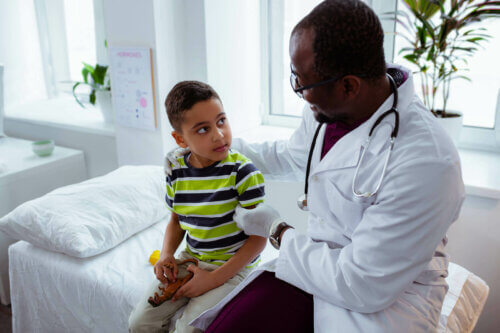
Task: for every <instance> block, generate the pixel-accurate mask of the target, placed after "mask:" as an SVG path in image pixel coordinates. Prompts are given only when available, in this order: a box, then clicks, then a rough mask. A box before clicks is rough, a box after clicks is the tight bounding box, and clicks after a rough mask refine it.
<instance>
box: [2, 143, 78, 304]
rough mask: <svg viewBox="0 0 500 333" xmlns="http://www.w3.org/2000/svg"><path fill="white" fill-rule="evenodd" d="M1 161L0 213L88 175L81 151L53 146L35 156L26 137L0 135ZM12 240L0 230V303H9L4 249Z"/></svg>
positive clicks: (7, 268) (7, 270)
mask: <svg viewBox="0 0 500 333" xmlns="http://www.w3.org/2000/svg"><path fill="white" fill-rule="evenodd" d="M56 144H57V142H56ZM0 164H1V165H2V168H0V169H1V170H0V217H2V216H4V215H5V214H7V213H8V212H10V211H11V210H13V209H14V208H16V207H17V206H18V205H20V204H22V203H23V202H26V201H28V200H31V199H34V198H37V197H40V196H42V195H44V194H46V193H48V192H50V191H52V190H53V189H56V188H58V187H61V186H64V185H69V184H74V183H77V182H81V181H83V180H85V179H87V170H86V167H85V159H84V155H83V152H81V151H79V150H75V149H68V148H63V147H57V146H56V148H55V149H54V152H53V153H52V155H50V156H47V157H38V156H36V155H35V154H34V153H33V152H32V150H31V141H27V140H21V139H14V138H5V137H4V138H0ZM15 241H16V240H14V239H10V238H9V237H7V236H6V235H5V234H4V233H2V232H1V231H0V301H1V303H2V304H9V303H10V295H9V279H8V278H9V267H8V254H7V249H8V247H9V245H10V244H12V243H13V242H15Z"/></svg>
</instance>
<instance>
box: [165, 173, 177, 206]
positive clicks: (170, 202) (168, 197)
mask: <svg viewBox="0 0 500 333" xmlns="http://www.w3.org/2000/svg"><path fill="white" fill-rule="evenodd" d="M166 183H167V186H166V187H167V192H166V194H165V202H166V203H167V208H168V210H170V211H171V212H175V211H174V196H175V191H174V187H173V185H172V183H173V180H172V176H167V179H166Z"/></svg>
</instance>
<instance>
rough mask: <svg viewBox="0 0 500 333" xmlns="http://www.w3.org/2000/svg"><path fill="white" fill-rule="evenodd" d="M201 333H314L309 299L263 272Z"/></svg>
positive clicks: (311, 306)
mask: <svg viewBox="0 0 500 333" xmlns="http://www.w3.org/2000/svg"><path fill="white" fill-rule="evenodd" d="M205 332H206V333H234V332H238V333H245V332H262V333H265V332H289V333H290V332H300V333H304V332H314V320H313V297H312V295H310V294H308V293H306V292H305V291H303V290H301V289H299V288H296V287H294V286H292V285H291V284H289V283H287V282H285V281H282V280H280V279H278V278H276V277H275V275H274V273H273V272H264V273H262V274H261V275H259V276H258V277H257V278H256V279H255V280H253V281H252V282H251V283H250V284H249V285H247V286H246V287H245V288H244V289H243V290H242V291H240V293H239V294H238V295H236V296H235V297H234V298H233V299H232V300H231V301H229V303H227V304H226V305H225V306H224V308H223V309H222V310H221V312H220V313H219V315H218V316H217V318H216V319H215V320H214V321H213V322H212V324H211V325H210V326H209V327H208V329H207V330H206V331H205Z"/></svg>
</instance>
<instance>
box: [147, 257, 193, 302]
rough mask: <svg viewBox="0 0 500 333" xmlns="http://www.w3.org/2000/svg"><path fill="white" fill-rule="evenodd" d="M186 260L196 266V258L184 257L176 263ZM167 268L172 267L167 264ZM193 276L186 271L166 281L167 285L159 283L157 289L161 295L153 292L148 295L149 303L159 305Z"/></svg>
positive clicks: (180, 263)
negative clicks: (175, 278)
mask: <svg viewBox="0 0 500 333" xmlns="http://www.w3.org/2000/svg"><path fill="white" fill-rule="evenodd" d="M187 262H192V263H193V264H195V265H196V266H198V260H196V259H186V260H184V261H178V262H177V265H178V266H179V265H183V264H185V263H187ZM167 268H169V269H173V266H172V265H171V264H169V265H167ZM192 277H193V273H191V272H187V274H186V275H185V276H183V277H179V278H177V280H176V281H175V282H173V283H168V284H167V285H160V286H158V289H159V290H160V291H161V295H158V293H156V292H155V294H154V295H153V296H151V297H149V299H148V302H149V304H151V305H152V306H153V307H157V306H159V305H161V304H162V303H163V302H165V301H168V300H169V299H171V298H172V296H174V294H175V292H176V291H177V290H178V289H179V288H180V287H182V286H183V285H184V284H186V282H188V281H189V280H191V278H192Z"/></svg>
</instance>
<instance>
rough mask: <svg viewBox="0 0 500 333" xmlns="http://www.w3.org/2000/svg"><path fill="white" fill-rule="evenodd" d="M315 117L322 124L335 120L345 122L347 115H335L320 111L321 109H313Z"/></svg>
mask: <svg viewBox="0 0 500 333" xmlns="http://www.w3.org/2000/svg"><path fill="white" fill-rule="evenodd" d="M313 114H314V118H315V119H316V121H318V122H319V123H320V124H331V123H335V122H338V121H340V122H343V121H344V120H345V119H346V117H345V116H335V115H326V114H324V113H320V112H319V111H313Z"/></svg>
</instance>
